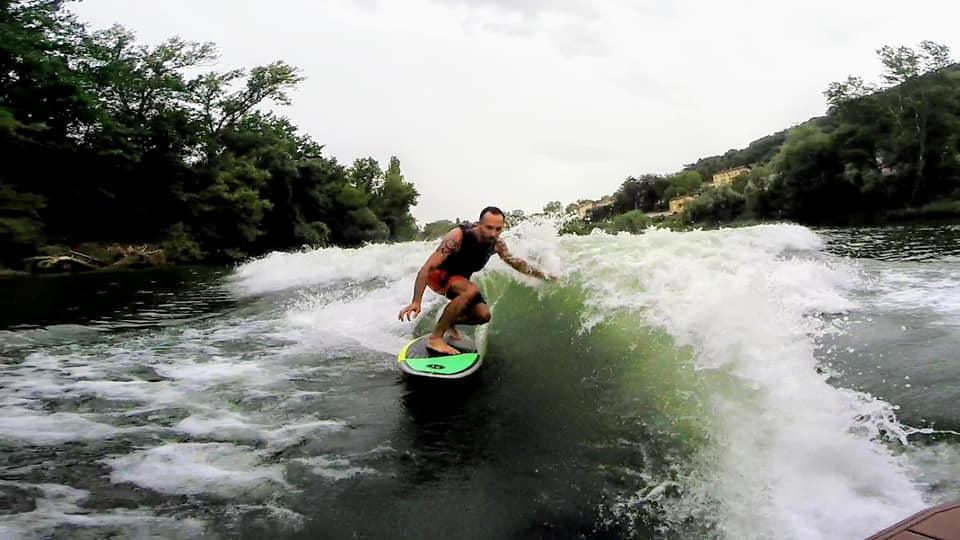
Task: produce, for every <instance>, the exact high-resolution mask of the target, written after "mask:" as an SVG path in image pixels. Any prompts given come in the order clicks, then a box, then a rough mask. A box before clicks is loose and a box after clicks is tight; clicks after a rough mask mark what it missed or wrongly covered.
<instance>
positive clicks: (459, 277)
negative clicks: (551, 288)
mask: <svg viewBox="0 0 960 540" xmlns="http://www.w3.org/2000/svg"><path fill="white" fill-rule="evenodd" d="M503 227H504V217H503V211H502V210H500V209H499V208H497V207H495V206H488V207H486V208H484V209H483V211H481V212H480V221H478V222H476V223H463V224H461V225H459V226H458V227H457V228H456V229H453V230H451V231H450V232H448V233H447V234H446V235H445V236H444V237H443V239H442V240H441V241H440V246H439V247H437V250H436V251H434V252H433V253H432V254H430V257H428V258H427V262H425V263H424V264H423V267H421V268H420V272H418V273H417V281H416V283H415V284H414V286H413V301H412V302H410V305H408V306H407V307H405V308H403V310H401V311H400V320H401V321H402V320H403V319H404V318H406V319H407V320H408V321H409V320H411V319H413V318H415V317H416V316H417V315H419V314H420V303H421V300H422V299H423V291H424V289H425V288H426V286H428V285H429V286H430V289H431V290H433V292H435V293H437V294H441V295H444V296H446V297H447V298H449V299H450V303H448V304H447V307H446V308H445V309H444V310H443V314H442V315H441V316H440V321H439V322H437V327H436V328H435V329H434V331H433V333H432V334H430V337H429V338H427V348H428V349H432V350H434V351H436V352H439V353H443V354H457V353H458V352H459V351H457V350H456V349H454V348H453V347H451V346H450V345H448V344H447V343H446V342H444V341H443V337H444V335H445V334H446V333H447V332H449V333H450V339H451V340H453V341H456V340H460V339H462V337H461V336H460V333H459V332H457V329H456V326H455V325H457V324H469V325H476V324H485V323H487V322H488V321H489V320H490V307H489V306H487V302H486V300H484V298H483V296H482V295H481V294H480V289H479V288H478V287H477V285H476V284H475V283H473V282H472V281H470V276H471V275H472V274H473V273H474V272H476V271H478V270H480V269H481V268H483V267H484V266H486V264H487V261H489V260H490V257H491V256H492V255H493V254H494V252H496V253H497V255H499V256H500V258H501V259H503V261H504V262H505V263H507V264H509V265H510V266H512V267H513V268H515V269H517V270H519V271H520V272H523V273H524V274H527V275H530V276H534V277H538V278H540V279H545V280H549V279H553V276H551V275H549V274H546V273H544V272H542V271H540V270H538V269H536V268H534V267H533V266H530V264H528V263H527V262H526V261H524V260H522V259H518V258H517V257H514V256H513V255H512V254H511V253H510V250H508V249H507V244H506V243H505V242H504V241H503V239H501V238H500V233H501V232H503Z"/></svg>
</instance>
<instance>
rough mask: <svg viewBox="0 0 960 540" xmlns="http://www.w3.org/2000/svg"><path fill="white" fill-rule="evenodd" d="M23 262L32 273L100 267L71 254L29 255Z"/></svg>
mask: <svg viewBox="0 0 960 540" xmlns="http://www.w3.org/2000/svg"><path fill="white" fill-rule="evenodd" d="M25 262H26V263H27V264H28V265H29V267H30V271H31V272H34V273H47V272H77V271H83V270H96V269H98V268H102V266H100V265H97V264H93V263H91V262H89V261H86V260H84V259H83V258H80V257H74V256H72V255H49V256H40V257H30V258H28V259H25Z"/></svg>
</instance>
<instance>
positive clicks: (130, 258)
mask: <svg viewBox="0 0 960 540" xmlns="http://www.w3.org/2000/svg"><path fill="white" fill-rule="evenodd" d="M106 252H107V253H108V254H109V255H110V258H111V259H112V260H109V261H106V260H103V259H101V258H97V257H94V256H92V255H88V254H86V253H82V252H80V251H77V250H74V249H70V250H67V252H66V253H64V254H61V255H46V256H38V257H30V258H27V259H24V262H25V263H27V265H28V267H29V269H30V271H31V272H33V273H49V272H83V271H88V270H99V269H102V268H144V267H149V266H161V265H165V264H167V256H166V253H164V251H163V250H162V249H151V248H150V246H148V245H146V244H143V245H139V246H131V245H121V244H114V245H112V246H109V247H107V249H106Z"/></svg>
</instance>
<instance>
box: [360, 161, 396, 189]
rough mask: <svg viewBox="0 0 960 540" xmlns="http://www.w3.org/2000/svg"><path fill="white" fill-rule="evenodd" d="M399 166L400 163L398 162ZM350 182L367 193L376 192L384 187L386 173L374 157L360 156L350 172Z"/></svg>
mask: <svg viewBox="0 0 960 540" xmlns="http://www.w3.org/2000/svg"><path fill="white" fill-rule="evenodd" d="M398 168H399V164H398ZM348 174H349V175H350V182H351V183H352V184H353V185H354V186H356V187H358V188H360V189H362V190H363V191H364V192H365V193H368V194H374V193H377V192H378V191H380V190H381V189H382V188H383V180H384V174H383V170H382V169H380V164H379V163H377V160H375V159H373V158H372V157H367V158H360V159H357V160H356V161H354V162H353V167H351V168H350V171H349V173H348Z"/></svg>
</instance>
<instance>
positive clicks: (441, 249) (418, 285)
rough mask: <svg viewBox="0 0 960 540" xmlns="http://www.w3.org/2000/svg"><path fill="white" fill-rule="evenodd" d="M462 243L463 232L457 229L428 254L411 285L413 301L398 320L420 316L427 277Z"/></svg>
mask: <svg viewBox="0 0 960 540" xmlns="http://www.w3.org/2000/svg"><path fill="white" fill-rule="evenodd" d="M461 241H463V231H462V230H461V229H460V228H459V227H458V228H456V229H453V230H452V231H450V232H448V233H447V234H446V235H444V237H443V239H441V240H440V245H439V246H437V249H436V251H434V252H433V253H431V254H430V257H429V258H427V262H425V263H423V266H422V267H420V271H419V272H418V273H417V280H416V282H414V285H413V301H411V302H410V305H409V306H407V307H405V308H403V310H402V311H401V312H400V320H403V318H404V316H406V318H407V320H408V321H409V320H410V318H411V316H413V317H416V316H417V315H418V314H420V303H421V302H422V301H423V291H424V290H425V289H426V288H427V276H429V275H430V272H433V271H434V270H436V269H437V267H438V266H440V263H442V262H443V261H445V260H446V259H447V257H449V256H450V254H451V253H455V252H457V251H460V242H461Z"/></svg>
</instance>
